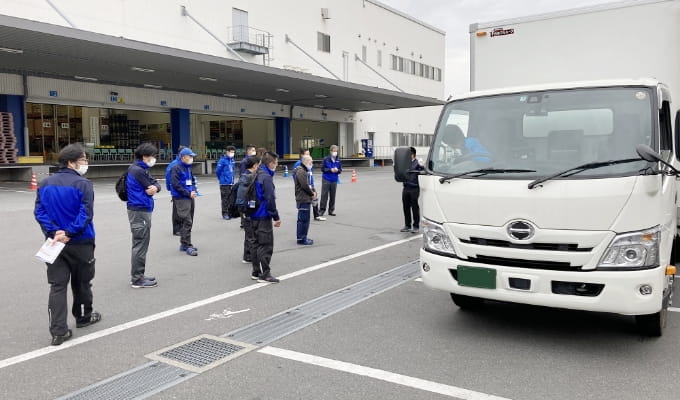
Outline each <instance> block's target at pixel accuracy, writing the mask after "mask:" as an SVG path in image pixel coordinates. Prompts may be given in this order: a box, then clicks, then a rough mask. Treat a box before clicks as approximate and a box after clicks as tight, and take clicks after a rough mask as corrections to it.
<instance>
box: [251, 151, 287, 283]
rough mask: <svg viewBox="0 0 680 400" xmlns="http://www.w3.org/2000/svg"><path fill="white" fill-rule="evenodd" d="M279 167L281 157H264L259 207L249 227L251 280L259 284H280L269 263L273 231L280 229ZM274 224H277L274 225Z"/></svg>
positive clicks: (258, 186)
mask: <svg viewBox="0 0 680 400" xmlns="http://www.w3.org/2000/svg"><path fill="white" fill-rule="evenodd" d="M278 164H279V156H278V154H276V153H272V152H270V151H268V152H266V153H265V154H264V155H263V156H262V164H261V166H260V170H259V173H258V174H257V175H256V180H255V193H256V195H257V199H258V201H259V202H260V205H259V207H258V208H257V209H256V210H255V212H254V213H253V214H251V215H250V223H251V226H252V229H253V232H254V236H255V243H253V247H254V249H255V254H254V257H252V261H253V272H252V274H251V278H253V279H257V281H258V282H269V283H278V282H279V280H278V279H277V278H275V277H273V276H272V274H271V269H270V263H271V259H272V254H273V253H274V229H273V227H277V228H278V227H279V226H281V219H280V218H279V211H278V210H277V209H276V193H275V190H276V188H275V187H274V172H275V171H276V167H277V166H278ZM272 220H273V221H274V223H273V224H272Z"/></svg>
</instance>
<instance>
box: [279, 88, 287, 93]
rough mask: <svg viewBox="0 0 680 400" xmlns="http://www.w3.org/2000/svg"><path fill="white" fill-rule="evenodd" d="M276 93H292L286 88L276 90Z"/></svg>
mask: <svg viewBox="0 0 680 400" xmlns="http://www.w3.org/2000/svg"><path fill="white" fill-rule="evenodd" d="M276 91H277V92H281V93H289V92H290V90H288V89H284V88H276Z"/></svg>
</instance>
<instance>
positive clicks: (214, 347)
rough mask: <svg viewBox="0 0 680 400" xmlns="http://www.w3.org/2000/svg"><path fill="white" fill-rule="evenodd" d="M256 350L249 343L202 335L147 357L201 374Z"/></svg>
mask: <svg viewBox="0 0 680 400" xmlns="http://www.w3.org/2000/svg"><path fill="white" fill-rule="evenodd" d="M254 348H255V346H252V345H249V344H247V343H239V342H235V341H233V340H229V339H225V338H221V337H217V336H211V335H201V336H197V337H195V338H192V339H189V340H186V341H184V342H181V343H178V344H175V345H172V346H170V347H166V348H164V349H161V350H158V351H156V352H154V353H151V354H147V356H146V357H148V358H150V359H152V360H156V361H160V362H164V363H166V364H170V365H173V366H175V367H179V368H183V369H186V370H188V371H192V372H196V373H201V372H204V371H207V370H209V369H211V368H215V367H216V366H218V365H220V364H223V363H225V362H227V361H229V360H231V359H233V358H236V357H238V356H240V355H242V354H245V353H247V352H248V351H250V350H252V349H254Z"/></svg>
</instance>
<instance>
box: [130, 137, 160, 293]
mask: <svg viewBox="0 0 680 400" xmlns="http://www.w3.org/2000/svg"><path fill="white" fill-rule="evenodd" d="M156 154H158V149H156V146H154V145H153V144H151V143H142V144H140V145H139V146H137V148H136V149H135V162H134V163H132V164H131V165H130V167H129V168H128V175H127V180H126V185H127V194H128V201H127V214H128V220H129V221H130V232H131V233H132V251H131V256H130V260H131V261H130V262H131V264H132V267H131V268H130V277H131V278H130V286H132V287H133V288H135V289H137V288H152V287H156V285H157V284H158V283H157V282H156V278H154V277H153V276H148V275H144V273H145V272H146V253H147V251H148V250H149V241H150V240H151V214H152V213H153V208H154V199H153V196H154V195H155V194H156V193H158V192H160V191H161V185H159V184H158V182H157V181H156V180H155V179H154V178H153V177H152V176H151V173H150V172H149V169H150V168H151V167H153V166H154V165H155V164H156Z"/></svg>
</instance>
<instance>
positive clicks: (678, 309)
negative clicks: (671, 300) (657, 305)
mask: <svg viewBox="0 0 680 400" xmlns="http://www.w3.org/2000/svg"><path fill="white" fill-rule="evenodd" d="M668 311H673V312H680V308H677V307H668Z"/></svg>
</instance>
